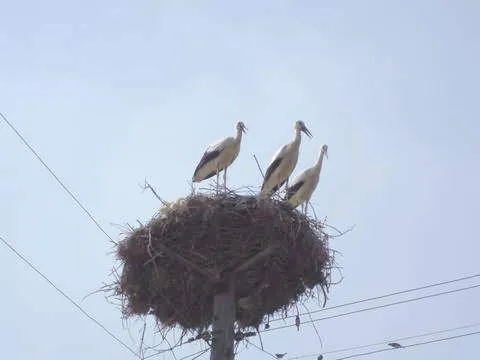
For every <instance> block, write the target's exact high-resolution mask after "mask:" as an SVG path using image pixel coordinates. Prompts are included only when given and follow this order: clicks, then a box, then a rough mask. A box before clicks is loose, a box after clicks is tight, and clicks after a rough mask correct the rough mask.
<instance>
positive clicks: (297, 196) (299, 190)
mask: <svg viewBox="0 0 480 360" xmlns="http://www.w3.org/2000/svg"><path fill="white" fill-rule="evenodd" d="M325 152H326V147H323V148H322V151H321V153H320V156H319V158H318V160H317V162H316V163H315V165H314V166H312V167H311V168H309V169H306V170H304V171H303V172H301V173H300V174H299V175H298V176H296V177H295V178H294V179H293V181H292V184H291V186H290V187H289V188H288V189H287V194H286V197H285V199H286V200H287V202H288V203H289V204H290V205H292V206H293V207H294V208H296V207H297V206H299V205H300V204H304V206H305V207H304V212H306V208H307V205H308V202H309V201H310V198H311V197H312V194H313V192H314V191H315V189H316V188H317V185H318V182H319V179H320V171H321V170H322V163H323V156H324V155H325Z"/></svg>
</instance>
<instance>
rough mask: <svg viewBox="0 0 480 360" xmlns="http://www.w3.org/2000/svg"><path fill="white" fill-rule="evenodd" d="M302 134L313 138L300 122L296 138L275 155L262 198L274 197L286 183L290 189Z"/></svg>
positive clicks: (262, 191) (298, 122)
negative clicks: (290, 180) (289, 179)
mask: <svg viewBox="0 0 480 360" xmlns="http://www.w3.org/2000/svg"><path fill="white" fill-rule="evenodd" d="M301 132H304V133H305V134H306V135H307V136H308V137H309V138H311V137H312V134H311V133H310V131H309V130H308V129H307V127H306V126H305V124H304V122H303V121H301V120H298V121H297V122H296V123H295V138H294V139H293V141H292V142H290V143H288V144H286V145H284V146H283V147H281V148H280V149H278V150H277V152H276V153H275V155H273V158H272V160H271V162H270V165H269V166H268V168H267V171H266V173H265V178H264V179H263V184H262V189H261V191H260V194H261V196H269V195H272V194H273V193H275V192H276V191H277V190H278V189H280V188H281V187H282V185H283V184H285V183H286V187H288V178H289V176H290V175H291V174H292V171H293V169H294V168H295V166H296V165H297V161H298V153H299V149H300V142H301V140H302V139H301V138H302V136H301Z"/></svg>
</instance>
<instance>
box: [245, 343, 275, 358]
mask: <svg viewBox="0 0 480 360" xmlns="http://www.w3.org/2000/svg"><path fill="white" fill-rule="evenodd" d="M245 340H246V341H247V343H249V344H250V345H252V346H253V347H255V348H257V349H258V350H260V351H261V352H264V353H265V354H267V355H268V356H270V357H272V358H274V359H277V357H276V356H275V355H273V354H272V353H271V352H269V351H266V350H265V349H263V348H261V347H260V346H258V345H257V344H255V343H253V342H251V341H250V340H248V338H245Z"/></svg>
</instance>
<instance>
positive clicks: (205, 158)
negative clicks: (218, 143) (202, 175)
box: [193, 150, 220, 176]
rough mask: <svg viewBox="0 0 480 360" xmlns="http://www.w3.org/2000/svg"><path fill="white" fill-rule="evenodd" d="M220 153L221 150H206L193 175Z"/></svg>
mask: <svg viewBox="0 0 480 360" xmlns="http://www.w3.org/2000/svg"><path fill="white" fill-rule="evenodd" d="M219 154H220V150H214V151H205V152H204V153H203V156H202V158H201V159H200V162H199V163H198V165H197V167H196V168H195V171H194V173H193V175H194V176H195V175H196V174H197V172H198V171H199V170H200V168H201V167H202V166H203V165H205V164H206V163H208V162H209V161H211V160H213V159H215V158H216V157H217V156H218V155H219ZM214 174H215V173H214ZM210 176H213V175H210Z"/></svg>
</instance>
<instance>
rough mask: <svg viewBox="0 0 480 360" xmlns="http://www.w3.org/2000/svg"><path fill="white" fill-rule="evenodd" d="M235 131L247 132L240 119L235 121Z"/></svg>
mask: <svg viewBox="0 0 480 360" xmlns="http://www.w3.org/2000/svg"><path fill="white" fill-rule="evenodd" d="M237 131H241V132H243V133H244V134H246V133H247V127H246V126H245V124H244V123H243V122H242V121H239V122H238V123H237Z"/></svg>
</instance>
